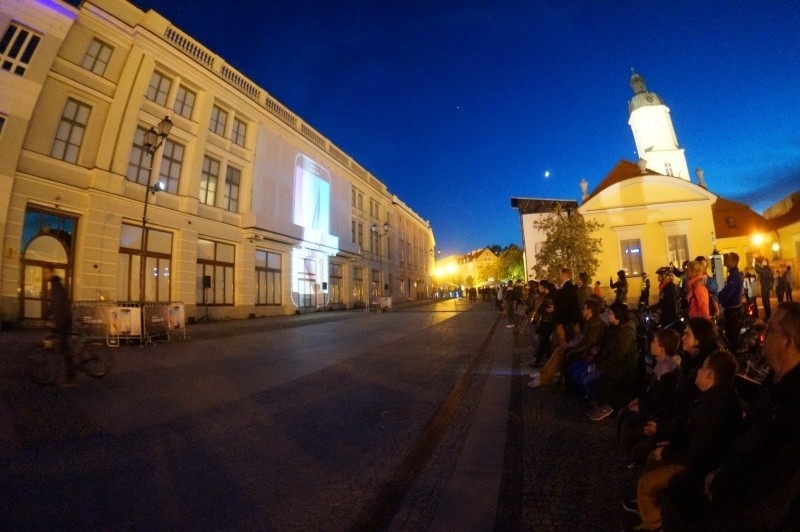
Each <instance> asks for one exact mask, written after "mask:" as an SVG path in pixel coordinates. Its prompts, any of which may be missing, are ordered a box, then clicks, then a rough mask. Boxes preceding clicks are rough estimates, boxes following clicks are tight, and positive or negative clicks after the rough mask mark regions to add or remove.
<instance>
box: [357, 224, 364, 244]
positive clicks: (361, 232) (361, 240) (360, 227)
mask: <svg viewBox="0 0 800 532" xmlns="http://www.w3.org/2000/svg"><path fill="white" fill-rule="evenodd" d="M358 246H359V247H360V248H361V249H364V224H362V223H361V222H359V223H358Z"/></svg>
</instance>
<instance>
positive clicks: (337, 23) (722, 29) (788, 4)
mask: <svg viewBox="0 0 800 532" xmlns="http://www.w3.org/2000/svg"><path fill="white" fill-rule="evenodd" d="M134 3H136V4H137V5H138V6H140V7H141V8H143V9H148V8H152V9H155V10H156V11H158V12H160V13H161V14H162V15H163V16H165V17H166V18H167V19H169V20H170V21H171V22H172V23H173V24H174V25H176V26H178V27H179V28H181V29H183V30H184V31H186V32H187V33H189V34H190V35H192V36H193V37H194V38H196V39H197V40H198V41H199V42H200V43H201V44H203V45H204V46H206V47H207V48H209V49H210V50H212V51H213V52H215V53H217V54H219V55H220V56H222V57H223V58H224V59H225V60H226V61H227V62H229V63H230V64H231V65H233V66H234V67H235V68H237V69H239V70H240V71H241V72H242V73H243V74H244V75H246V76H247V77H249V78H250V79H252V80H253V81H254V82H256V83H257V84H258V85H260V86H261V87H262V88H264V89H265V90H266V91H267V92H269V93H270V94H271V95H273V96H274V97H275V98H277V99H278V100H279V101H281V102H282V103H283V104H284V105H286V106H287V107H288V108H289V109H291V110H292V111H293V112H294V113H296V114H297V115H299V116H300V117H301V118H302V119H303V120H305V121H306V122H308V123H309V124H310V125H311V126H312V127H314V128H315V129H317V130H318V131H319V132H321V133H322V134H323V135H325V136H326V137H327V138H328V139H330V140H331V141H332V142H333V143H334V144H336V145H337V146H339V147H340V148H341V149H343V150H344V151H345V152H347V153H348V154H349V155H350V156H352V157H353V158H354V159H355V160H356V161H357V162H358V163H359V164H361V165H362V166H363V167H365V168H366V169H367V170H369V171H370V172H371V173H372V174H373V175H375V176H376V177H377V178H378V179H380V180H381V181H383V182H384V183H386V185H387V186H388V188H389V190H390V191H391V192H393V193H395V194H397V195H398V196H399V197H400V198H401V199H402V200H403V201H405V202H406V203H407V204H408V205H410V206H411V207H412V208H413V209H414V210H415V211H416V212H417V213H419V214H420V215H421V216H422V217H423V218H425V219H429V220H430V222H431V225H432V226H433V229H434V233H435V236H436V239H437V247H439V248H441V249H442V254H443V255H447V254H450V253H463V252H467V251H470V250H472V249H475V248H479V247H483V246H485V245H489V244H500V245H503V246H504V245H507V244H509V243H519V242H520V241H521V236H520V227H519V217H518V215H517V213H516V211H515V210H512V209H511V208H510V205H509V204H510V202H509V200H510V198H511V197H547V198H569V199H575V200H578V199H579V198H580V189H579V187H578V182H579V181H580V180H581V178H585V179H586V180H587V181H588V182H589V189H590V191H591V190H592V189H593V188H594V187H595V186H597V184H598V183H599V182H600V181H601V180H602V179H603V177H604V176H605V175H606V174H607V173H608V172H609V171H610V170H611V169H612V168H613V166H614V165H615V164H616V163H617V161H619V160H620V159H628V160H631V161H635V160H636V159H637V156H636V153H635V145H634V141H633V135H632V134H631V131H630V128H629V126H628V123H627V121H628V112H627V102H628V100H629V99H630V97H631V95H632V92H631V89H630V87H629V85H628V81H629V78H630V74H631V67H635V68H636V71H637V72H639V73H640V74H641V75H642V76H644V78H645V80H646V81H647V86H648V89H650V90H651V91H654V92H656V93H657V94H658V95H659V96H661V98H662V99H663V100H664V102H665V103H666V104H667V106H668V107H669V108H670V110H671V114H672V119H673V123H674V125H675V130H676V133H677V135H678V142H679V143H680V144H681V146H682V147H683V148H685V149H686V157H687V161H688V164H689V168H690V170H692V172H693V170H694V169H695V168H697V167H702V168H703V169H704V170H705V179H706V181H707V183H708V184H709V188H710V189H711V190H712V191H713V192H715V193H717V194H719V195H722V196H724V197H727V198H729V199H733V200H737V201H742V202H744V203H747V204H749V205H751V206H752V207H754V208H755V209H756V210H758V211H761V210H763V209H764V208H765V207H767V206H769V205H770V204H772V203H773V202H775V201H776V200H778V199H780V198H782V197H783V196H785V195H787V194H788V193H790V192H793V191H796V190H800V119H798V117H799V116H800V69H799V68H798V64H799V63H800V60H799V59H798V58H800V4H798V2H796V1H783V2H781V1H766V0H765V1H763V2H762V1H758V2H754V1H749V0H748V1H745V0H739V1H737V0H730V1H713V0H712V1H705V2H690V1H679V2H646V1H644V0H642V1H624V0H623V1H616V0H615V1H612V0H607V1H591V2H589V1H586V2H581V1H575V2H564V1H562V0H555V1H520V2H514V1H511V2H506V1H504V2H496V1H485V2H477V1H459V2H456V1H435V0H424V1H391V0H374V1H343V2H329V1H325V0H278V1H273V0H262V1H258V2H253V1H252V0H227V1H225V2H197V1H196V0H135V2H134ZM547 171H549V174H550V175H549V177H545V172H547ZM692 178H693V179H694V175H693V176H692Z"/></svg>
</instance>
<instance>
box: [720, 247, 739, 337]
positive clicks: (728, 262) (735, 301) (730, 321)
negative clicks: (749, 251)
mask: <svg viewBox="0 0 800 532" xmlns="http://www.w3.org/2000/svg"><path fill="white" fill-rule="evenodd" d="M723 260H724V261H725V267H726V268H728V279H727V280H726V281H725V286H723V287H722V290H720V291H719V296H718V300H719V304H720V306H721V307H722V308H723V309H724V310H725V314H724V316H723V318H724V320H725V339H726V340H728V347H729V348H730V350H731V351H732V352H734V353H736V351H737V349H738V347H739V335H740V333H741V328H742V316H743V314H744V308H743V307H742V290H743V287H744V279H743V278H742V274H741V272H740V271H739V255H738V254H736V253H725V255H723Z"/></svg>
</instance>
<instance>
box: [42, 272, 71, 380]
mask: <svg viewBox="0 0 800 532" xmlns="http://www.w3.org/2000/svg"><path fill="white" fill-rule="evenodd" d="M43 274H44V279H45V281H49V282H50V302H49V304H48V307H47V312H46V318H47V320H49V321H51V322H52V323H53V330H54V331H55V333H56V334H57V335H58V339H59V342H58V347H59V350H60V351H61V355H62V356H63V358H64V370H65V381H64V383H63V385H65V386H72V385H73V384H75V368H74V367H73V365H72V359H71V358H70V354H69V335H70V332H71V331H72V305H71V304H70V301H69V296H68V295H67V289H66V288H64V285H63V284H62V283H61V277H59V276H58V275H56V274H55V269H54V268H53V266H52V265H51V264H49V265H47V266H45V267H44V270H43Z"/></svg>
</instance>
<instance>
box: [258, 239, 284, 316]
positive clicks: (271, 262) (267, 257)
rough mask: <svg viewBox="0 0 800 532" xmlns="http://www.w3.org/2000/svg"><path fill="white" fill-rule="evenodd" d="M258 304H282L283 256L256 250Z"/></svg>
mask: <svg viewBox="0 0 800 532" xmlns="http://www.w3.org/2000/svg"><path fill="white" fill-rule="evenodd" d="M256 284H257V287H256V293H257V296H256V304H257V305H280V304H281V256H280V255H279V254H278V253H272V252H271V251H261V250H256Z"/></svg>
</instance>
